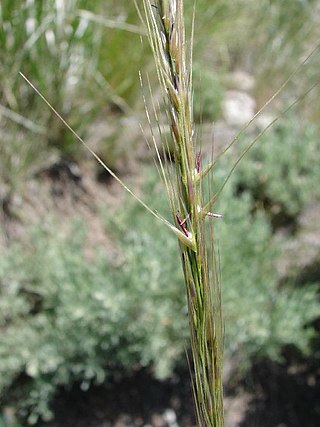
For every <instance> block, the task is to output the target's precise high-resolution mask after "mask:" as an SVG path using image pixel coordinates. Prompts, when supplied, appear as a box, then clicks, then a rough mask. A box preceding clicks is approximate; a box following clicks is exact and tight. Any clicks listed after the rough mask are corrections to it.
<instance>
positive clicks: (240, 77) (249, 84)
mask: <svg viewBox="0 0 320 427" xmlns="http://www.w3.org/2000/svg"><path fill="white" fill-rule="evenodd" d="M229 79H230V85H231V86H232V87H233V88H235V89H237V90H242V91H245V92H246V91H250V90H252V89H253V88H254V85H255V80H254V77H253V76H252V75H251V74H249V73H247V72H245V71H242V70H237V71H234V72H233V73H230V75H229Z"/></svg>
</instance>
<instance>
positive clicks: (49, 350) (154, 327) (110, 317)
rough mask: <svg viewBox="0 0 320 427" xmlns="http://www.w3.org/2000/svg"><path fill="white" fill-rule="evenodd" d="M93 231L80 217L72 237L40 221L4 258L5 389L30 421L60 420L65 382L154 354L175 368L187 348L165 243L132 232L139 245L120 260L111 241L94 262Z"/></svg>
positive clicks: (164, 366)
mask: <svg viewBox="0 0 320 427" xmlns="http://www.w3.org/2000/svg"><path fill="white" fill-rule="evenodd" d="M83 237H84V233H83V230H82V229H81V227H80V226H79V224H78V225H77V226H75V227H74V228H73V229H72V230H71V233H70V235H68V236H64V237H63V236H60V235H59V233H57V232H56V230H55V229H54V228H53V229H52V230H51V232H46V231H42V230H40V229H38V230H36V231H35V232H34V233H33V234H32V242H33V243H32V246H31V247H27V248H26V247H23V248H22V247H21V246H18V247H13V248H11V250H10V251H9V253H8V255H7V256H5V257H3V258H2V259H1V264H0V283H1V289H0V292H1V299H0V301H1V303H0V304H1V310H0V313H1V314H0V327H1V337H0V360H1V363H0V371H1V375H0V394H1V395H2V397H4V396H5V395H7V392H8V391H9V395H11V397H12V396H13V397H14V399H17V400H18V402H19V404H18V409H19V411H20V415H21V414H22V415H26V414H27V415H28V420H29V422H30V423H34V422H36V421H37V419H38V417H41V418H42V419H44V420H46V419H49V418H50V416H51V415H52V414H51V412H50V410H49V408H48V403H49V402H50V400H51V398H52V396H53V394H54V392H55V389H56V387H57V386H60V385H62V386H63V385H64V386H66V385H68V384H72V383H73V382H74V381H79V382H80V383H81V387H82V388H84V389H86V388H88V387H89V385H90V383H91V382H92V381H96V382H102V381H104V380H105V378H106V376H107V375H108V374H109V373H110V372H112V371H113V370H114V369H118V368H121V369H124V370H127V371H130V370H132V365H133V364H140V365H149V364H150V363H151V362H152V361H154V363H155V369H156V371H157V373H158V375H159V376H161V375H167V374H168V372H169V371H170V370H171V366H172V365H173V362H174V361H175V360H176V359H177V357H178V354H180V352H181V351H183V345H182V340H183V337H182V336H181V327H182V325H183V323H184V321H185V319H184V315H183V313H180V312H179V311H178V310H182V311H183V310H184V307H183V305H177V302H176V299H177V295H176V294H174V293H173V292H172V290H171V283H170V281H169V280H168V275H167V274H165V272H163V271H161V268H160V267H161V265H160V264H159V262H158V260H157V259H156V258H155V256H154V255H156V254H154V251H153V247H154V246H155V245H156V244H157V242H155V241H154V239H153V238H151V237H150V236H147V235H142V236H139V235H137V234H134V233H132V234H129V235H128V236H127V244H129V245H130V247H131V248H132V250H131V251H130V250H129V251H127V253H125V254H124V256H123V259H122V260H121V261H120V262H121V264H120V265H119V266H118V267H117V268H115V267H112V266H111V265H110V263H109V262H108V258H107V253H106V251H105V250H102V249H101V248H100V250H99V251H98V253H97V254H96V257H95V260H94V262H91V263H89V262H88V261H86V259H85V257H84V255H83V249H82V248H83ZM142 254H144V255H142ZM139 257H141V262H140V263H139V262H136V260H137V259H139ZM170 276H171V274H170ZM172 312H175V314H176V317H177V319H176V318H175V319H173V318H172V317H171V314H172ZM173 320H174V321H173ZM168 343H169V345H168ZM13 397H12V398H13Z"/></svg>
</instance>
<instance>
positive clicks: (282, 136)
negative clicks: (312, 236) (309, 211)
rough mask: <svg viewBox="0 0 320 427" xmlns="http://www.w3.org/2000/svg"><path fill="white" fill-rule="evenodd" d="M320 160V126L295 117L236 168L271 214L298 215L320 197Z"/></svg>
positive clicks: (244, 184) (243, 184) (244, 185)
mask: <svg viewBox="0 0 320 427" xmlns="http://www.w3.org/2000/svg"><path fill="white" fill-rule="evenodd" d="M319 163H320V142H319V128H318V127H317V126H315V125H314V124H312V123H308V124H307V125H306V124H304V125H302V124H300V123H299V121H298V120H297V119H296V118H295V117H291V118H288V119H286V121H284V122H283V123H281V124H280V125H277V126H275V127H274V128H273V129H272V130H271V131H270V132H268V134H266V135H265V136H263V137H262V138H261V139H260V141H259V142H258V143H257V144H256V145H255V146H254V147H253V148H252V150H251V151H250V152H249V153H248V155H247V158H246V161H244V162H243V163H240V165H239V168H238V170H237V171H236V174H237V180H238V181H239V186H240V187H242V188H244V189H246V190H249V191H250V192H251V193H252V194H253V196H254V198H255V200H256V201H258V202H262V203H265V205H266V207H267V208H271V213H273V214H277V213H280V214H282V215H286V216H290V217H295V216H297V215H298V214H299V213H301V210H302V209H303V207H304V206H305V205H306V204H307V203H310V202H315V201H316V200H319V198H320V192H319V190H318V183H319V180H320V171H319Z"/></svg>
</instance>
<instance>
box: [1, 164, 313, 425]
mask: <svg viewBox="0 0 320 427" xmlns="http://www.w3.org/2000/svg"><path fill="white" fill-rule="evenodd" d="M216 175H217V176H219V175H222V172H221V173H220V172H219V171H218V170H217V171H216ZM157 181H158V179H157V178H155V177H154V174H153V175H152V178H151V179H148V180H146V185H145V192H146V193H147V194H148V196H147V197H146V199H147V202H150V204H151V205H152V206H153V207H154V208H156V209H158V210H159V211H160V212H161V213H163V214H166V209H165V206H166V202H165V201H164V194H163V188H162V185H160V183H158V182H157ZM234 188H235V183H233V184H232V185H229V186H227V187H226V192H225V193H224V196H223V198H222V199H221V201H220V203H219V206H218V207H217V209H218V211H219V212H221V213H223V214H224V219H223V220H222V221H221V220H220V221H218V220H217V227H216V233H217V235H218V237H219V240H220V241H221V252H222V265H221V268H222V276H223V306H224V316H225V324H226V353H227V355H228V357H231V356H234V355H236V357H237V360H238V362H239V366H242V367H246V366H248V364H249V363H250V358H251V357H253V356H257V357H259V356H266V355H268V356H269V357H271V358H278V357H279V356H280V354H281V349H282V347H283V346H284V345H285V344H293V345H295V346H297V347H298V348H300V349H301V351H303V352H307V351H308V342H309V338H310V336H311V335H312V331H313V329H312V328H310V327H309V326H308V325H309V323H310V321H311V320H313V319H314V318H315V316H316V315H318V314H319V305H318V303H317V298H316V290H315V288H314V287H312V286H305V287H304V288H301V289H294V288H291V287H290V286H283V287H282V288H281V289H279V288H278V285H277V279H278V278H277V273H276V269H275V259H276V256H277V255H278V248H277V247H276V246H275V244H274V242H273V240H272V237H271V232H270V225H269V224H268V221H267V219H266V217H265V216H264V214H262V213H259V212H257V213H254V214H252V213H251V203H252V202H251V200H250V197H249V196H248V194H247V193H245V194H242V195H241V197H234V194H233V192H234ZM107 212H108V211H107V210H106V211H105V213H104V216H105V217H106V226H107V228H108V230H109V231H112V234H113V237H114V241H115V248H116V252H117V254H118V255H117V256H116V259H113V260H112V261H111V259H109V256H108V252H107V251H106V250H105V249H104V248H97V252H96V254H95V257H94V259H93V261H90V262H89V261H88V260H86V258H85V256H84V253H83V245H84V236H85V232H84V228H83V227H82V226H81V224H79V223H77V224H75V225H74V226H73V227H72V228H71V230H70V232H69V233H67V234H66V235H62V233H60V232H59V230H58V231H57V228H56V227H57V225H56V224H54V223H53V224H52V226H51V229H47V230H42V229H41V228H38V229H36V230H35V231H33V232H32V234H31V238H30V242H32V243H30V244H29V245H28V246H21V245H18V246H13V247H11V249H10V250H9V251H8V253H7V254H6V255H4V256H3V257H2V258H1V261H0V293H1V298H0V328H1V335H0V395H1V396H2V398H4V397H5V398H6V401H7V403H8V404H11V405H13V406H15V407H16V408H17V411H18V413H19V414H20V415H23V416H27V417H28V420H29V422H30V423H35V422H36V421H37V420H38V419H39V417H40V418H42V419H43V420H46V419H49V418H50V417H51V416H52V413H51V412H50V401H51V399H52V397H53V395H54V393H55V391H56V389H57V387H58V386H65V387H66V386H68V385H71V384H72V383H74V382H78V383H80V386H81V387H82V388H83V389H87V388H88V387H89V386H90V384H91V383H92V382H103V381H105V380H106V379H107V378H108V375H110V374H112V372H113V371H114V370H118V369H120V370H121V371H123V372H125V371H127V372H130V371H132V369H133V366H145V365H150V364H153V366H154V369H155V373H156V375H157V376H159V377H165V376H168V375H169V374H170V372H171V370H172V367H173V366H174V365H175V363H177V362H179V361H181V360H183V359H184V349H185V346H186V344H187V343H188V325H187V316H186V303H185V291H184V289H183V286H184V285H183V280H182V273H181V271H180V266H179V263H178V252H177V247H176V242H175V239H174V238H173V237H172V236H171V234H170V233H169V232H167V230H166V229H163V228H162V227H161V224H157V223H155V222H154V219H153V218H152V217H151V216H148V215H146V214H145V212H144V210H142V209H141V207H139V206H138V205H137V204H135V203H134V202H133V201H131V200H128V201H126V203H125V204H124V205H123V207H122V208H121V209H120V210H119V211H118V212H117V213H116V215H113V216H112V218H110V214H108V213H107ZM208 220H210V219H208ZM116 239H117V240H116Z"/></svg>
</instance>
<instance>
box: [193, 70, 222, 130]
mask: <svg viewBox="0 0 320 427" xmlns="http://www.w3.org/2000/svg"><path fill="white" fill-rule="evenodd" d="M193 79H194V119H195V121H196V122H197V123H201V122H205V121H211V122H213V121H214V120H217V119H218V118H219V117H220V115H221V106H222V99H223V87H222V83H221V81H220V80H219V78H218V76H216V75H215V74H214V73H213V72H212V71H210V70H208V69H204V68H203V67H201V66H200V64H197V65H195V66H194V67H193Z"/></svg>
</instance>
